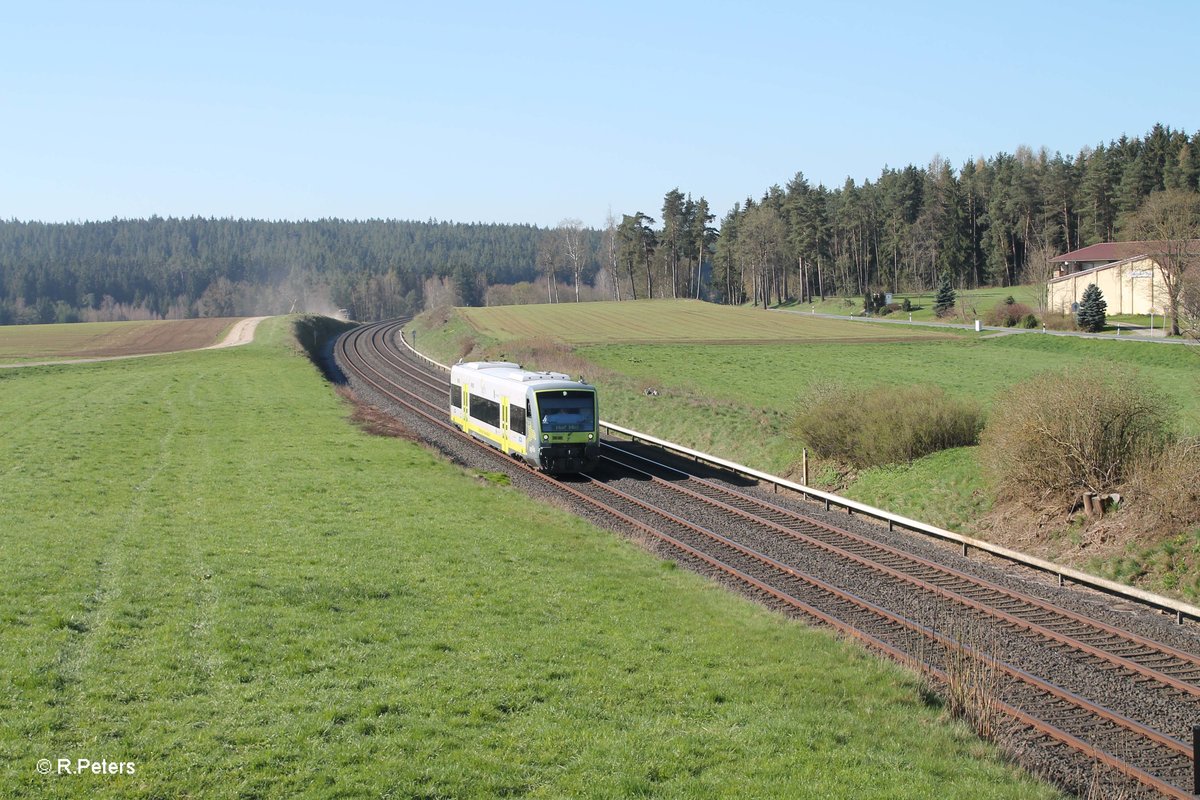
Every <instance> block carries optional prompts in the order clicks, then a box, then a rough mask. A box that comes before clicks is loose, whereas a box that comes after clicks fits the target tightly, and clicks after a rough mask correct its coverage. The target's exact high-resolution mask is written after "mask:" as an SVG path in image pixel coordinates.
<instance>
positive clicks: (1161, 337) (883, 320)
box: [767, 308, 1200, 346]
mask: <svg viewBox="0 0 1200 800" xmlns="http://www.w3.org/2000/svg"><path fill="white" fill-rule="evenodd" d="M767 310H768V311H775V312H779V313H782V314H796V315H798V316H801V317H820V318H822V319H842V320H851V321H853V322H867V323H875V324H878V325H912V326H915V327H920V328H952V329H956V330H964V331H973V330H975V325H974V324H966V325H963V324H959V323H957V322H930V321H927V320H917V321H910V320H907V319H895V318H894V316H904V312H898V313H897V314H896V315H893V316H887V317H862V316H852V315H849V314H820V313H816V314H814V313H813V312H811V311H803V310H801V309H796V308H770V309H767ZM980 330H981V331H992V332H993V335H997V334H998V335H1002V336H1009V335H1015V334H1020V333H1027V334H1036V335H1039V336H1074V337H1076V338H1079V339H1104V340H1105V341H1109V342H1111V341H1113V340H1118V339H1119V340H1120V341H1122V342H1154V343H1156V344H1182V345H1192V346H1195V345H1200V341H1198V340H1196V339H1188V338H1182V337H1181V338H1168V337H1167V336H1166V334H1165V332H1163V331H1162V330H1161V329H1159V328H1155V329H1154V330H1153V331H1151V330H1150V329H1149V328H1139V327H1135V326H1129V327H1126V328H1124V329H1123V330H1124V331H1125V333H1082V332H1080V331H1051V330H1046V329H1045V328H1042V329H1040V330H1039V329H1037V328H1002V327H999V326H994V325H981V326H980Z"/></svg>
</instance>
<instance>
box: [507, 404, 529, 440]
mask: <svg viewBox="0 0 1200 800" xmlns="http://www.w3.org/2000/svg"><path fill="white" fill-rule="evenodd" d="M508 428H509V430H511V431H512V432H513V433H515V434H517V435H519V436H524V435H525V409H523V408H521V407H520V406H513V405H510V406H509V407H508Z"/></svg>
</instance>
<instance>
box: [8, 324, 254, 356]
mask: <svg viewBox="0 0 1200 800" xmlns="http://www.w3.org/2000/svg"><path fill="white" fill-rule="evenodd" d="M236 322H237V319H230V318H225V317H219V318H218V317H214V318H208V319H180V320H159V321H146V322H86V323H74V324H68V325H10V326H4V327H0V363H20V362H27V361H48V360H55V359H74V358H111V357H114V356H135V355H146V354H149V353H169V352H173V351H176V350H196V349H199V348H201V347H208V346H210V345H214V344H217V343H218V342H220V341H221V339H222V337H223V336H224V335H225V333H226V332H227V331H228V330H229V329H230V328H231V327H232V326H233V325H234V323H236Z"/></svg>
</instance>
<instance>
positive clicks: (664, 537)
mask: <svg viewBox="0 0 1200 800" xmlns="http://www.w3.org/2000/svg"><path fill="white" fill-rule="evenodd" d="M391 327H393V328H396V327H399V325H397V324H395V323H392V324H391ZM381 330H382V328H381V327H380V326H372V330H371V342H372V345H373V346H374V347H376V348H377V349H378V350H380V351H383V352H386V350H385V349H384V348H379V347H378V345H377V344H376V343H375V339H376V337H377V335H378V334H379V332H380V331H381ZM359 331H362V332H361V333H359ZM363 333H365V331H363V329H356V331H351V332H349V333H347V334H344V335H343V336H342V337H339V339H338V343H337V348H336V349H337V351H338V352H339V353H341V354H342V355H343V356H344V358H345V360H346V362H347V364H348V365H350V366H351V368H352V369H353V371H354V372H355V373H356V375H358V377H359V378H360V379H362V380H364V381H366V382H367V383H368V384H370V385H371V386H372V387H373V388H374V389H375V390H376V391H378V392H380V393H381V394H382V395H383V396H386V397H389V398H390V399H391V400H393V401H395V402H397V403H399V404H401V405H402V406H404V407H405V408H407V409H409V410H410V411H412V412H413V413H416V414H418V415H419V416H421V417H423V418H425V419H427V420H428V421H430V422H433V423H435V424H436V425H438V426H439V427H441V428H442V429H444V430H446V431H448V432H452V433H454V434H456V435H457V436H459V437H462V439H463V440H465V441H469V442H471V443H472V444H473V445H475V446H477V447H478V448H480V449H481V450H482V451H485V452H487V453H489V454H490V455H491V456H493V457H495V458H497V459H500V460H503V461H504V463H506V464H507V465H510V466H513V467H515V468H516V469H518V470H520V471H522V472H523V473H526V474H529V475H532V476H535V477H536V478H538V479H541V480H543V481H545V482H546V483H548V484H552V485H553V486H554V487H555V488H556V489H558V490H559V491H563V492H565V493H567V494H569V495H572V496H574V497H575V498H576V499H578V500H580V501H581V502H584V503H585V504H587V505H588V506H590V507H593V508H596V509H598V510H600V511H601V512H603V513H604V514H606V515H609V516H611V517H613V518H615V519H618V520H620V521H621V522H623V523H625V524H627V525H629V526H631V527H633V528H634V529H636V530H638V531H640V532H642V533H645V534H647V535H649V536H651V537H653V538H654V539H657V540H660V541H663V542H664V543H667V544H669V545H671V546H672V547H674V548H676V549H679V550H681V551H683V552H685V553H687V554H689V555H690V556H693V557H695V558H697V559H699V560H700V561H702V562H704V563H706V564H708V565H710V566H711V567H713V568H714V569H718V570H719V571H721V572H724V573H726V574H728V575H730V576H732V577H735V578H736V579H737V580H739V581H740V582H741V583H743V584H746V585H748V586H750V587H751V588H752V589H754V590H756V591H759V592H763V593H765V594H767V595H769V596H771V597H774V598H775V599H777V600H780V601H781V602H784V603H785V604H787V605H788V606H790V607H792V608H794V609H796V610H798V611H800V612H801V613H804V614H805V615H806V616H809V617H811V618H813V619H817V620H819V621H821V622H823V623H825V624H828V625H830V626H831V627H833V628H835V629H836V630H839V631H840V632H843V633H845V634H846V635H849V636H851V637H853V638H855V639H857V640H859V641H862V642H864V643H866V644H868V646H871V647H872V648H873V649H876V650H878V651H880V652H884V653H886V654H888V655H889V656H890V657H892V658H895V659H896V660H898V661H900V662H901V663H905V664H907V665H910V666H915V667H917V668H918V669H923V670H924V671H926V672H932V673H933V674H935V676H937V677H939V678H940V679H942V680H945V678H946V676H945V674H944V673H942V672H940V671H938V670H936V669H933V668H930V667H929V666H928V665H922V664H921V662H919V661H918V660H917V659H915V658H913V657H912V656H909V655H907V654H905V653H903V652H902V651H900V650H898V649H897V648H895V647H893V646H891V645H889V644H888V643H886V642H884V641H882V640H880V639H878V638H877V637H874V636H872V635H871V634H869V633H866V632H865V631H859V630H857V629H855V628H854V627H853V626H850V625H848V624H846V623H844V622H841V621H839V620H837V619H836V618H834V617H832V616H831V615H828V614H825V613H824V612H821V611H820V610H819V609H816V608H815V607H812V606H810V605H808V604H806V603H804V602H803V601H801V600H799V599H797V598H794V597H792V596H791V595H789V594H787V593H786V592H782V591H779V590H777V589H775V588H773V587H771V586H769V585H767V584H765V583H763V582H762V581H760V580H758V579H756V578H754V577H753V576H750V575H747V574H745V573H743V572H742V571H740V570H738V569H737V568H736V567H732V566H731V565H728V564H725V563H724V562H722V561H720V560H719V559H716V558H714V557H712V556H711V555H708V554H706V553H703V552H701V551H699V550H697V549H696V548H693V547H691V546H689V545H687V544H686V543H684V542H680V541H678V540H676V539H674V537H671V536H670V535H668V534H665V533H663V532H661V531H658V530H656V529H655V528H653V527H652V526H650V525H647V524H645V523H644V522H641V521H639V520H636V519H634V518H632V517H630V516H628V515H626V514H624V513H623V512H621V511H619V510H617V509H614V508H611V507H609V506H606V505H605V504H603V503H600V502H599V501H596V500H594V499H592V498H590V497H589V496H587V495H586V494H585V493H582V492H579V491H578V490H576V489H574V488H573V487H570V486H568V485H566V484H563V483H561V482H559V481H555V480H553V479H551V478H549V477H548V476H545V475H543V474H542V473H540V472H538V471H536V470H533V469H531V468H529V467H528V466H527V465H524V464H523V463H521V462H518V461H516V460H513V459H511V458H509V457H507V456H505V455H503V454H502V453H500V451H498V450H496V449H494V448H492V447H490V446H489V445H486V444H484V443H482V442H479V441H478V440H476V439H474V438H472V437H470V436H467V435H465V434H463V433H461V432H460V431H458V429H457V428H455V427H454V426H452V425H450V424H449V423H447V422H445V421H444V420H443V419H441V418H439V417H435V416H433V415H432V414H429V413H426V412H424V411H422V410H420V409H418V408H416V407H415V406H414V405H412V404H411V403H409V402H408V401H407V400H405V399H403V398H401V397H399V396H398V395H396V394H395V393H394V392H392V391H390V390H389V389H388V388H387V387H386V386H385V385H384V383H386V384H389V385H392V386H395V387H396V388H399V389H401V390H402V391H403V387H400V386H399V385H398V384H396V383H395V382H394V381H390V380H389V379H388V378H387V377H386V376H385V375H383V373H381V372H379V371H378V370H377V369H375V368H374V367H372V366H371V365H369V364H368V363H366V360H365V359H363V358H362V357H361V356H358V354H357V353H352V352H351V349H350V347H349V343H350V342H355V343H357V340H358V339H359V338H361V336H362V334H363ZM356 334H357V335H356ZM405 345H407V342H405ZM356 357H357V358H358V359H360V361H359V364H358V365H357V366H355V365H354V362H355V359H356ZM371 374H374V375H375V376H376V377H377V378H379V379H382V380H383V382H384V383H381V382H380V381H379V380H376V378H372V377H371ZM430 388H432V387H430ZM414 397H415V396H414ZM417 399H419V400H420V402H421V403H422V404H424V405H427V406H430V407H436V406H435V405H434V404H432V403H430V402H429V401H428V400H425V399H423V398H417ZM598 485H603V484H598ZM605 488H607V489H611V487H605ZM718 535H719V534H718ZM785 569H792V568H790V567H785ZM793 572H798V571H796V570H793ZM893 616H894V615H893ZM907 622H908V623H909V624H912V625H916V623H912V622H911V621H907ZM934 633H935V634H936V632H934ZM938 635H939V636H940V634H938ZM960 647H961V645H960ZM998 707H999V709H1000V710H1001V711H1002V712H1003V713H1005V714H1006V715H1008V716H1009V717H1011V718H1013V719H1016V720H1018V721H1019V722H1021V723H1022V724H1025V725H1027V726H1029V727H1030V728H1032V729H1034V730H1036V731H1038V732H1039V733H1041V734H1043V735H1046V736H1048V737H1049V738H1051V739H1053V740H1055V741H1056V742H1058V743H1060V744H1063V745H1066V746H1068V747H1070V748H1071V749H1074V750H1076V751H1077V752H1080V753H1082V754H1083V755H1084V756H1086V757H1088V758H1096V759H1098V760H1100V761H1102V762H1103V763H1105V764H1108V765H1109V766H1111V767H1113V768H1114V769H1117V770H1119V771H1120V772H1122V773H1124V774H1126V775H1129V776H1130V777H1132V778H1134V779H1136V780H1138V781H1139V782H1141V783H1143V784H1144V785H1146V786H1148V787H1150V788H1153V789H1154V790H1155V791H1159V792H1160V793H1162V794H1164V795H1165V796H1168V797H1179V798H1185V797H1190V796H1191V795H1189V794H1187V793H1184V792H1182V791H1181V790H1180V789H1179V788H1178V787H1176V786H1174V785H1172V784H1169V783H1167V782H1165V781H1162V780H1161V779H1159V778H1157V777H1156V776H1154V775H1151V774H1149V773H1147V772H1145V771H1144V770H1141V769H1140V768H1138V767H1136V766H1134V765H1131V764H1128V763H1127V762H1125V761H1123V760H1122V759H1120V758H1118V757H1117V756H1114V755H1112V754H1110V753H1107V752H1105V751H1103V750H1100V749H1098V748H1097V747H1096V746H1095V745H1092V744H1089V743H1087V742H1085V741H1083V740H1082V739H1079V738H1078V737H1075V736H1074V735H1072V734H1070V733H1068V732H1066V731H1063V730H1061V729H1059V728H1058V727H1056V726H1054V725H1052V724H1050V723H1048V722H1046V721H1044V720H1040V719H1037V718H1036V717H1034V716H1032V715H1030V714H1028V713H1027V712H1024V711H1022V710H1020V709H1017V708H1015V707H1012V706H1010V705H1008V704H1007V703H1004V702H1002V701H1001V702H999V703H998ZM1135 724H1136V723H1135ZM1168 738H1169V737H1168Z"/></svg>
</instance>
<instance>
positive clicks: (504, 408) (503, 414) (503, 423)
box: [500, 397, 510, 453]
mask: <svg viewBox="0 0 1200 800" xmlns="http://www.w3.org/2000/svg"><path fill="white" fill-rule="evenodd" d="M500 438H501V439H503V440H504V444H503V445H502V446H501V448H500V449H501V450H502V451H503V452H505V453H507V452H508V451H509V449H510V448H509V441H508V398H507V397H501V398H500Z"/></svg>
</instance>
